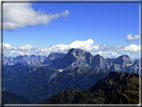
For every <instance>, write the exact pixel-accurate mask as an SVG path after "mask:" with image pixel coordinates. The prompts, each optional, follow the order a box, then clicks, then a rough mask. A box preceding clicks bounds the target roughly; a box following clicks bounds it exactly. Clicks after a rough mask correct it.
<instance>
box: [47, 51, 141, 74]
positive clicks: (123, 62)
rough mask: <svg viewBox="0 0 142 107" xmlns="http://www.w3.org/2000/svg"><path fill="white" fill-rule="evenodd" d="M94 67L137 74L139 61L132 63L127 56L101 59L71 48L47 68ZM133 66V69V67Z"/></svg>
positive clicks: (98, 56)
mask: <svg viewBox="0 0 142 107" xmlns="http://www.w3.org/2000/svg"><path fill="white" fill-rule="evenodd" d="M84 66H94V67H98V68H101V69H105V70H107V71H110V70H113V71H117V72H125V71H128V70H129V72H132V73H139V60H137V61H136V62H134V60H132V59H131V58H130V57H129V56H128V55H122V56H119V57H118V58H107V59H105V58H103V57H102V56H100V55H99V54H97V55H95V56H94V55H92V54H90V53H89V52H86V51H83V50H81V49H75V48H72V49H70V50H69V51H68V53H67V54H65V56H64V57H62V58H58V59H55V60H53V61H52V62H51V63H50V65H49V67H50V68H54V69H71V68H75V67H84ZM134 66H135V67H134Z"/></svg>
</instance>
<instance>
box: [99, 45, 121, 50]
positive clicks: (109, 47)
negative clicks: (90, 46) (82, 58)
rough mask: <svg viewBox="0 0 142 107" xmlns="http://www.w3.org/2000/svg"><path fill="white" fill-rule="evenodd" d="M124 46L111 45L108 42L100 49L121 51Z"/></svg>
mask: <svg viewBox="0 0 142 107" xmlns="http://www.w3.org/2000/svg"><path fill="white" fill-rule="evenodd" d="M122 48H123V46H122V45H120V44H119V45H116V46H109V45H107V44H101V45H100V47H99V49H100V50H103V51H110V50H116V51H119V50H120V49H122Z"/></svg>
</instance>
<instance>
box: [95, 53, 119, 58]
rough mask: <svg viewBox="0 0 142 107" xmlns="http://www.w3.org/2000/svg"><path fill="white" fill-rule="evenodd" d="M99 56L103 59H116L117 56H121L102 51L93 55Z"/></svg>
mask: <svg viewBox="0 0 142 107" xmlns="http://www.w3.org/2000/svg"><path fill="white" fill-rule="evenodd" d="M96 54H99V55H101V56H103V57H104V58H117V57H119V56H121V54H118V53H115V52H103V51H99V52H96V53H94V55H96Z"/></svg>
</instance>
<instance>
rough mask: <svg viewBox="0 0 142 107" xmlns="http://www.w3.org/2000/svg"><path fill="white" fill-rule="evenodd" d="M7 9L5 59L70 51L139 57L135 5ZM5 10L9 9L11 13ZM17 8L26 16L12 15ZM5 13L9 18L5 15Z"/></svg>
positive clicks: (50, 5)
mask: <svg viewBox="0 0 142 107" xmlns="http://www.w3.org/2000/svg"><path fill="white" fill-rule="evenodd" d="M11 5H12V4H8V6H7V5H5V4H4V16H3V17H4V19H5V20H4V23H3V24H4V31H3V43H4V54H6V55H7V56H16V55H24V54H28V55H30V54H40V55H46V56H48V54H50V52H52V51H54V52H64V53H66V52H67V51H68V50H69V49H70V48H72V47H75V48H81V49H83V50H85V51H89V52H91V53H92V54H94V55H95V54H98V53H99V54H101V55H102V56H104V57H118V56H120V55H122V54H128V55H129V56H131V57H132V58H133V59H134V58H138V56H139V45H140V44H139V3H33V4H25V5H24V4H23V5H22V3H21V4H20V6H18V4H16V6H11ZM7 7H12V8H11V9H13V11H12V10H8V9H7ZM19 7H22V8H23V10H24V9H26V12H27V13H26V12H25V11H22V10H21V11H20V12H18V11H14V9H17V10H18V8H19ZM9 11H10V12H9ZM28 11H29V12H28ZM8 12H9V16H8V15H5V13H8ZM22 12H23V13H22ZM29 13H30V15H29ZM23 14H24V15H26V16H24V15H23ZM32 14H33V16H32ZM10 15H11V16H10ZM13 15H15V16H13ZM20 15H21V16H20ZM28 15H29V16H28ZM45 16H46V18H45ZM13 17H14V18H13ZM49 17H50V20H48V19H49ZM51 17H52V18H51ZM9 22H11V23H9ZM128 35H129V36H128ZM128 41H129V42H128ZM60 44H62V45H60ZM71 44H72V45H71ZM104 44H105V45H104ZM77 45H78V46H77ZM105 46H107V47H105ZM117 46H119V48H116V47H117Z"/></svg>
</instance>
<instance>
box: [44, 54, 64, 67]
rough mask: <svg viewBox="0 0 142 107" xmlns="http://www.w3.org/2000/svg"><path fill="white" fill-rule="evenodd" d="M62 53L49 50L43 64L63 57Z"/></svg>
mask: <svg viewBox="0 0 142 107" xmlns="http://www.w3.org/2000/svg"><path fill="white" fill-rule="evenodd" d="M64 55H65V54H64V53H55V52H51V53H50V54H49V55H48V57H47V58H46V59H45V60H44V61H43V63H42V64H43V65H48V64H50V63H51V62H52V61H53V60H55V59H58V58H62V57H64Z"/></svg>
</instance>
